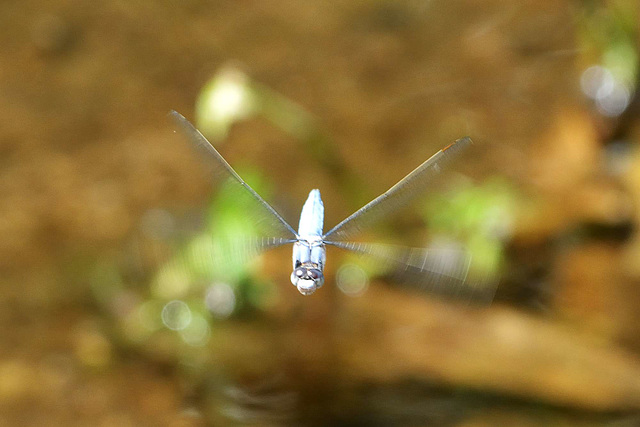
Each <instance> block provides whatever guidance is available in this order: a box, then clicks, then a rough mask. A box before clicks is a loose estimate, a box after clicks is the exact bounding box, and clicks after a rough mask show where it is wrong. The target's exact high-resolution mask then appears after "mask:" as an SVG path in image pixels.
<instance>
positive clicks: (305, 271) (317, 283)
mask: <svg viewBox="0 0 640 427" xmlns="http://www.w3.org/2000/svg"><path fill="white" fill-rule="evenodd" d="M291 283H293V284H294V285H295V286H296V287H297V288H298V290H299V291H300V293H301V294H302V295H311V294H312V293H314V292H315V291H316V289H318V288H320V287H322V285H323V284H324V274H322V270H320V269H319V268H316V266H315V265H313V264H308V265H307V264H302V265H301V266H299V267H297V268H296V269H295V270H293V273H291Z"/></svg>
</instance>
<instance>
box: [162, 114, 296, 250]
mask: <svg viewBox="0 0 640 427" xmlns="http://www.w3.org/2000/svg"><path fill="white" fill-rule="evenodd" d="M169 114H170V115H171V117H172V118H173V119H174V120H175V122H176V123H177V124H178V126H179V127H180V128H181V129H182V130H183V131H184V133H185V135H186V136H187V137H188V139H189V140H190V141H191V142H192V143H193V144H194V146H195V147H196V148H197V149H198V151H199V152H200V153H204V154H205V155H206V157H207V161H208V163H209V169H210V172H211V177H212V179H213V181H214V184H215V185H220V186H221V185H229V186H233V187H234V189H233V191H234V192H236V193H237V194H238V196H239V197H240V196H242V197H241V198H242V199H243V201H244V202H246V206H245V210H246V212H245V213H246V215H247V217H248V219H250V220H251V221H252V222H253V223H254V224H255V225H256V226H257V227H258V228H259V230H260V234H261V235H264V236H268V238H261V237H260V238H257V239H255V240H253V242H252V244H251V245H250V246H251V247H253V248H254V249H255V250H259V249H261V248H267V247H273V246H279V245H282V244H285V243H291V242H294V241H295V240H296V232H295V231H294V229H293V228H292V227H291V225H289V223H287V222H286V221H285V220H284V218H282V216H280V214H278V212H276V210H275V209H274V208H273V207H272V206H271V205H269V204H268V203H267V202H266V201H265V200H264V199H263V198H262V197H260V195H259V194H258V193H256V192H255V191H254V190H253V188H251V187H250V186H249V185H248V184H247V183H246V182H244V180H243V179H242V178H241V177H240V175H238V174H237V173H236V171H235V170H233V168H232V167H231V166H230V165H229V163H227V161H226V160H225V159H224V158H223V157H222V156H221V155H220V153H218V151H217V150H216V149H215V148H214V147H213V145H211V144H210V143H209V141H207V139H206V138H205V137H204V136H203V135H202V134H201V133H200V132H199V131H198V130H197V129H196V128H195V127H194V126H193V125H192V124H191V123H189V121H188V120H187V119H185V118H184V117H183V116H182V115H181V114H180V113H178V112H176V111H172V112H171V113H169ZM269 238H273V239H272V240H270V239H269ZM276 243H277V244H276Z"/></svg>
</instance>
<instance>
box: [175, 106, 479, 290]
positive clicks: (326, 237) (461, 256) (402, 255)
mask: <svg viewBox="0 0 640 427" xmlns="http://www.w3.org/2000/svg"><path fill="white" fill-rule="evenodd" d="M170 116H171V117H172V118H173V119H174V120H175V122H176V123H177V125H178V127H179V128H180V129H181V130H182V131H183V133H184V134H185V136H186V137H187V139H189V140H190V141H191V142H192V143H193V145H195V147H196V148H197V150H198V151H199V152H201V153H203V154H204V156H205V157H206V158H207V163H209V168H210V169H211V177H212V179H213V180H214V181H215V182H217V183H221V182H224V183H226V184H228V185H232V186H234V187H235V190H234V191H236V192H237V193H238V195H242V196H244V197H245V198H246V199H248V200H249V201H250V209H249V210H248V211H247V215H248V216H249V217H250V220H251V221H253V222H254V223H255V224H257V225H259V226H260V227H259V229H260V230H261V231H260V233H259V234H260V235H259V236H256V237H255V238H253V239H252V240H251V242H250V243H249V244H248V245H246V246H245V248H244V252H245V253H247V254H251V255H257V254H259V253H261V252H262V251H264V250H266V249H270V248H274V247H278V246H282V245H286V244H292V245H293V254H292V260H293V271H292V273H291V283H292V284H293V285H294V286H295V287H296V288H297V289H298V291H299V292H300V293H301V294H302V295H311V294H313V293H314V292H315V291H316V290H317V289H319V288H321V287H322V285H323V284H324V282H325V277H324V269H325V264H326V252H327V247H328V246H334V247H337V248H340V249H344V250H347V251H352V252H355V253H358V254H361V255H365V256H370V257H373V258H374V259H376V260H379V261H381V262H383V263H385V264H387V265H389V266H392V267H393V269H394V270H395V271H398V272H400V273H401V275H402V276H404V277H411V278H412V279H413V281H414V282H417V284H418V285H419V286H421V287H424V288H427V289H428V290H432V291H434V292H439V293H444V294H453V295H457V294H460V293H465V292H466V291H474V289H473V288H474V287H473V286H472V285H469V284H468V283H466V278H467V274H468V271H469V266H470V262H471V256H470V255H469V254H468V253H467V252H466V251H464V250H459V249H456V248H444V249H442V248H429V247H427V248H409V247H403V246H396V245H390V244H383V243H364V242H356V241H351V240H350V239H351V238H353V236H355V235H356V234H358V233H359V232H361V231H363V230H364V229H365V228H367V227H369V226H371V225H372V224H374V223H375V222H376V221H378V220H380V219H383V218H385V217H387V216H388V215H389V214H391V213H394V211H396V210H398V209H399V208H401V207H403V206H405V205H407V204H408V203H410V202H411V201H413V200H414V199H415V198H417V197H418V196H420V195H423V194H424V193H425V191H426V190H427V189H428V187H429V184H430V183H431V182H432V181H433V179H434V178H435V177H436V176H438V175H440V174H441V172H442V170H443V168H445V166H447V165H448V164H449V163H450V162H451V161H452V160H453V159H455V158H456V157H458V155H459V154H460V153H461V152H463V151H464V150H465V149H466V148H467V147H469V146H470V145H471V144H472V142H471V139H470V138H469V137H464V138H461V139H458V140H457V141H455V142H453V143H452V144H450V145H448V146H447V147H445V148H443V149H441V150H440V151H438V152H437V153H436V154H434V155H433V156H432V157H430V158H429V159H428V160H426V161H425V162H424V163H422V164H421V165H419V166H418V167H417V168H415V169H414V170H413V171H412V172H411V173H409V174H408V175H407V176H405V177H404V178H403V179H401V180H400V181H399V182H398V183H397V184H395V185H394V186H393V187H391V188H390V189H389V190H387V191H386V192H384V193H383V194H381V195H380V196H378V197H377V198H375V199H373V200H372V201H371V202H369V203H367V204H366V205H364V206H363V207H362V208H360V209H358V210H357V211H356V212H354V213H353V214H352V215H350V216H349V217H347V218H345V219H344V220H343V221H341V222H340V223H338V224H337V225H336V226H335V227H333V228H331V229H330V230H329V231H327V232H323V227H324V205H323V202H322V198H321V195H320V191H319V190H318V189H313V190H311V191H310V193H309V196H308V198H307V200H306V202H305V203H304V205H303V207H302V212H301V214H300V220H299V223H298V230H297V231H296V230H294V228H293V227H292V226H291V225H290V224H289V223H288V222H287V221H286V220H285V219H284V218H283V217H282V216H281V215H280V214H279V213H278V212H277V211H276V210H275V209H274V208H273V207H272V206H271V205H270V204H269V203H267V202H266V201H265V200H264V199H263V198H262V197H261V196H260V195H259V194H258V193H257V192H256V191H254V189H253V188H251V187H250V186H249V185H248V184H247V183H246V182H245V181H244V180H243V179H242V178H241V177H240V175H238V173H237V172H236V171H235V170H234V169H233V168H232V167H231V166H230V165H229V163H227V161H226V160H225V159H224V158H223V157H222V156H221V155H220V153H219V152H218V151H217V150H216V149H215V148H214V146H213V145H212V144H211V143H209V141H208V140H207V139H206V138H205V137H204V136H203V135H202V134H201V133H200V132H199V131H198V130H197V129H196V128H195V127H194V126H193V125H192V124H191V123H190V122H189V121H188V120H187V119H186V118H185V117H184V116H182V115H181V114H180V113H178V112H176V111H171V112H170Z"/></svg>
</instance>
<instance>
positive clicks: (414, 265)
mask: <svg viewBox="0 0 640 427" xmlns="http://www.w3.org/2000/svg"><path fill="white" fill-rule="evenodd" d="M326 243H327V244H328V245H332V246H336V247H339V248H341V249H346V250H349V251H352V252H355V253H358V254H360V255H365V256H368V257H372V258H373V259H375V260H377V261H378V262H381V263H382V269H383V272H384V274H385V275H386V276H388V277H389V278H391V279H392V281H393V282H396V283H401V284H405V285H408V286H410V287H415V288H418V289H420V290H423V291H426V292H429V293H433V294H437V295H441V296H446V297H452V298H455V299H463V300H473V301H475V302H490V301H491V300H492V299H493V295H494V292H495V284H494V283H493V282H491V283H489V282H486V281H480V280H474V279H471V278H470V277H469V269H470V266H471V254H470V253H469V252H468V251H465V250H463V249H459V248H456V247H438V246H434V247H428V248H409V247H405V246H396V245H387V244H382V243H359V242H326Z"/></svg>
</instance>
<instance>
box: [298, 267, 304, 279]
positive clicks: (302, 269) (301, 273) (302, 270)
mask: <svg viewBox="0 0 640 427" xmlns="http://www.w3.org/2000/svg"><path fill="white" fill-rule="evenodd" d="M304 273H305V271H304V268H302V267H300V268H296V277H302V276H304Z"/></svg>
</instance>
